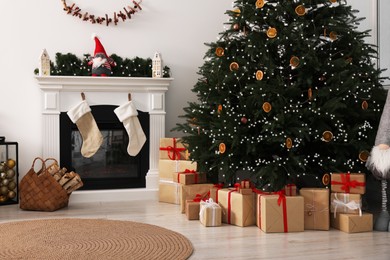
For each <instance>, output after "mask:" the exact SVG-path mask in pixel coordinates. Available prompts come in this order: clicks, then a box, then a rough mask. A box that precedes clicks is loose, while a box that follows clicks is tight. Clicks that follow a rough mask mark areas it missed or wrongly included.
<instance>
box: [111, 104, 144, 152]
mask: <svg viewBox="0 0 390 260" xmlns="http://www.w3.org/2000/svg"><path fill="white" fill-rule="evenodd" d="M114 112H115V114H116V116H117V117H118V119H119V121H121V122H122V123H123V126H124V127H125V129H126V131H127V134H128V135H129V145H128V146H127V152H128V153H129V155H131V156H136V155H137V154H138V153H139V152H140V151H141V148H142V147H143V146H144V144H145V142H146V136H145V133H144V131H143V130H142V126H141V124H140V122H139V120H138V117H137V116H138V112H137V109H136V107H135V106H134V104H133V101H129V102H128V103H126V104H124V105H121V106H119V107H117V108H115V110H114Z"/></svg>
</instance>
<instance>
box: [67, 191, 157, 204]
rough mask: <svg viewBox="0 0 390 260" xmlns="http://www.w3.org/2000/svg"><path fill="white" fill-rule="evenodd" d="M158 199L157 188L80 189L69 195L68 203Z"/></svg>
mask: <svg viewBox="0 0 390 260" xmlns="http://www.w3.org/2000/svg"><path fill="white" fill-rule="evenodd" d="M134 200H156V201H157V200H158V189H147V188H139V189H115V190H81V191H74V192H73V193H72V194H71V195H70V199H69V203H83V202H110V201H134Z"/></svg>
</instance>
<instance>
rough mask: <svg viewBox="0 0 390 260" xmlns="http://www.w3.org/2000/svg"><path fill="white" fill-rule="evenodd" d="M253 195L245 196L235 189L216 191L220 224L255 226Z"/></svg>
mask: <svg viewBox="0 0 390 260" xmlns="http://www.w3.org/2000/svg"><path fill="white" fill-rule="evenodd" d="M254 200H255V196H254V193H252V194H249V195H245V194H241V193H239V192H238V189H237V188H231V189H220V190H218V204H219V205H220V206H221V208H222V212H223V214H222V222H223V223H227V224H230V225H236V226H240V227H246V226H252V225H254V224H255V209H254V206H255V203H254Z"/></svg>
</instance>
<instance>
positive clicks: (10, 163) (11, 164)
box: [7, 159, 16, 169]
mask: <svg viewBox="0 0 390 260" xmlns="http://www.w3.org/2000/svg"><path fill="white" fill-rule="evenodd" d="M15 164H16V162H15V160H13V159H8V160H7V166H8V168H10V169H12V168H14V167H15Z"/></svg>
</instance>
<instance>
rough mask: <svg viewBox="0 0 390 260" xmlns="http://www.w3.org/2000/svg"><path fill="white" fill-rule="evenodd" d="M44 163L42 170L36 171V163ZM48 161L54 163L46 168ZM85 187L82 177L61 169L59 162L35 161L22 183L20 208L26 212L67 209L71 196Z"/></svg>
mask: <svg viewBox="0 0 390 260" xmlns="http://www.w3.org/2000/svg"><path fill="white" fill-rule="evenodd" d="M38 160H39V161H41V162H42V166H41V169H40V170H39V171H38V172H36V171H35V166H36V165H35V163H36V162H37V161H38ZM48 161H53V163H52V164H51V165H49V166H46V164H47V162H48ZM82 186H83V182H82V181H81V178H80V176H79V175H78V174H77V173H75V172H73V171H71V172H67V169H66V168H61V167H60V166H59V165H58V162H57V160H55V159H53V158H48V159H46V160H43V159H42V158H40V157H37V158H35V159H34V161H33V163H32V166H31V169H30V170H29V171H28V172H27V174H26V175H25V176H24V177H23V178H22V180H21V181H20V188H19V194H20V208H21V209H24V210H39V211H55V210H57V209H60V208H63V207H66V206H67V205H68V203H69V196H70V194H71V193H72V192H73V191H75V190H77V189H78V188H80V187H82Z"/></svg>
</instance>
